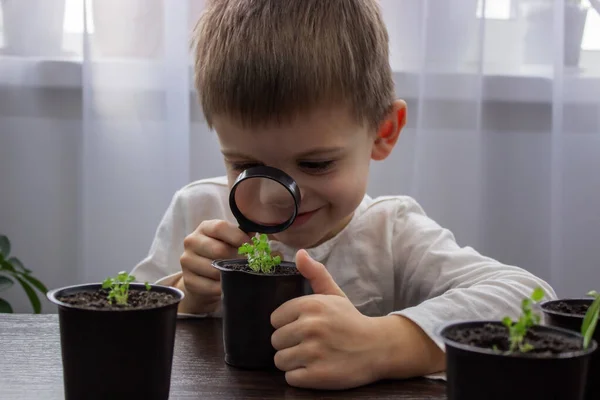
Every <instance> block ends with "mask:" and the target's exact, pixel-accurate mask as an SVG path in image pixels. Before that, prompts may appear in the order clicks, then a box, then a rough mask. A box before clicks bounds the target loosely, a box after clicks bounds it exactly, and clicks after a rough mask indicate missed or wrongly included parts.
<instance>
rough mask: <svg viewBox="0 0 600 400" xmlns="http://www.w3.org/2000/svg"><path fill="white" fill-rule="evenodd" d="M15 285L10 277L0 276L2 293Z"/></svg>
mask: <svg viewBox="0 0 600 400" xmlns="http://www.w3.org/2000/svg"><path fill="white" fill-rule="evenodd" d="M14 284H15V282H14V281H13V280H12V279H10V278H9V277H8V276H4V275H0V291H2V290H6V289H8V288H9V287H11V286H12V285H14Z"/></svg>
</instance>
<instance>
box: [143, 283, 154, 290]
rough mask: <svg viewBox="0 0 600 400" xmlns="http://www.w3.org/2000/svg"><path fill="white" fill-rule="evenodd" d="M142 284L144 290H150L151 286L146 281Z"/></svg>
mask: <svg viewBox="0 0 600 400" xmlns="http://www.w3.org/2000/svg"><path fill="white" fill-rule="evenodd" d="M144 286H146V290H150V289H151V288H152V286H150V284H149V283H148V282H145V283H144Z"/></svg>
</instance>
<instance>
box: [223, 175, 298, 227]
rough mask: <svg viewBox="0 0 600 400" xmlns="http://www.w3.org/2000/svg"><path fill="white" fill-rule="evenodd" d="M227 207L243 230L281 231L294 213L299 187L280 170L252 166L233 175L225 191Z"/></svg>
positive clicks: (288, 223) (292, 220)
mask: <svg viewBox="0 0 600 400" xmlns="http://www.w3.org/2000/svg"><path fill="white" fill-rule="evenodd" d="M229 207H230V208H231V212H232V213H233V215H234V217H235V219H236V220H237V221H238V224H239V226H240V229H241V230H242V231H244V232H246V233H250V232H259V233H266V234H272V233H278V232H282V231H284V230H285V229H287V228H289V227H290V226H291V225H292V224H293V223H294V220H295V219H296V216H297V215H298V209H299V208H300V188H299V187H298V184H297V183H296V181H294V179H293V178H292V177H291V176H289V175H288V174H286V173H285V172H283V171H281V170H280V169H277V168H274V167H268V166H258V167H252V168H249V169H247V170H245V171H244V172H242V173H241V174H240V175H239V176H238V177H237V179H236V181H235V183H234V184H233V187H232V188H231V192H230V193H229Z"/></svg>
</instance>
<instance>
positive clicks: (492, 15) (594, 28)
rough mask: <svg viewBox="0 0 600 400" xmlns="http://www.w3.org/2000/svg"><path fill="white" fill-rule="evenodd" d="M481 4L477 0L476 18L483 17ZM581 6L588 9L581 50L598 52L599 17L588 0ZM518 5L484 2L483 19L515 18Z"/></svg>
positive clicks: (493, 0) (499, 0)
mask: <svg viewBox="0 0 600 400" xmlns="http://www.w3.org/2000/svg"><path fill="white" fill-rule="evenodd" d="M565 1H568V0H565ZM483 3H484V1H483V0H479V4H478V7H477V16H478V17H479V18H481V17H482V15H483V13H482V11H483V10H482V9H483ZM581 4H582V5H583V6H584V7H588V9H589V11H588V14H587V21H586V24H585V31H584V33H583V41H582V43H581V49H582V50H597V51H600V15H599V14H598V13H597V12H596V10H595V9H594V8H592V7H591V4H590V2H589V0H582V2H581ZM518 5H519V0H486V1H485V17H486V19H496V20H509V19H511V18H516V17H517V15H518V11H517V8H518Z"/></svg>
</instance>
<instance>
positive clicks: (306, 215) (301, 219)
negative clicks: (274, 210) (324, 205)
mask: <svg viewBox="0 0 600 400" xmlns="http://www.w3.org/2000/svg"><path fill="white" fill-rule="evenodd" d="M320 209H321V208H316V209H314V210H312V211H305V212H301V213H298V215H296V219H295V220H294V223H293V224H292V226H294V227H296V226H301V225H304V224H305V223H306V222H308V220H309V219H311V218H312V216H313V215H315V214H316V213H317V211H319V210H320ZM283 222H284V221H279V222H258V224H260V225H263V226H276V225H279V224H282V223H283Z"/></svg>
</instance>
